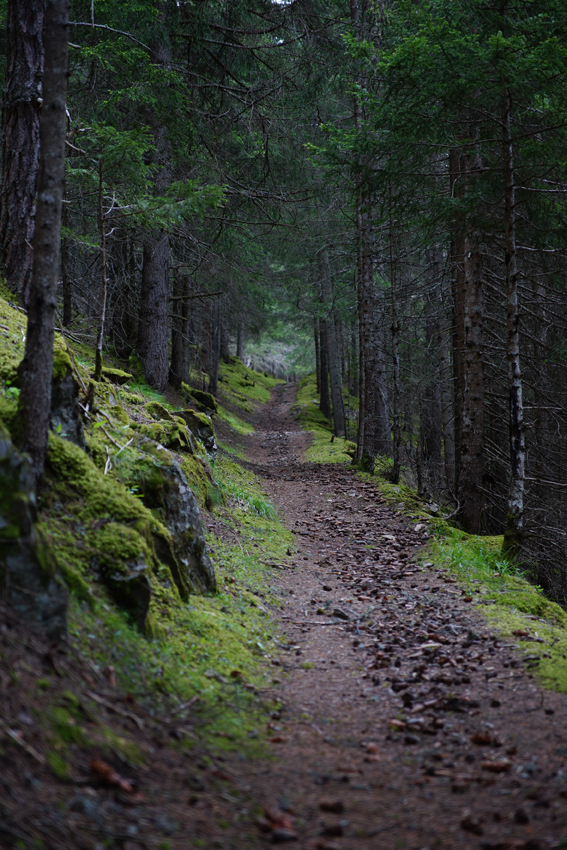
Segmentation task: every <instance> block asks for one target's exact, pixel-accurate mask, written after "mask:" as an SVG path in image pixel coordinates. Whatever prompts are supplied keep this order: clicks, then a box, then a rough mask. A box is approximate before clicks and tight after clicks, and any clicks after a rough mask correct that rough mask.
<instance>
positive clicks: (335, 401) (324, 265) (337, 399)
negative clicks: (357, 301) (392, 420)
mask: <svg viewBox="0 0 567 850" xmlns="http://www.w3.org/2000/svg"><path fill="white" fill-rule="evenodd" d="M319 269H320V277H321V300H322V303H323V304H324V305H325V306H328V307H329V308H330V305H331V277H330V268H329V259H328V257H327V253H326V251H321V253H320V254H319ZM323 325H324V327H325V340H326V348H327V364H328V369H329V379H330V384H331V402H332V414H333V430H334V434H335V436H336V437H344V435H345V409H344V402H343V390H342V373H341V356H340V351H339V343H338V339H337V329H336V326H335V317H334V315H333V313H332V312H329V313H327V316H326V317H325V319H324V320H323ZM321 377H322V381H321V384H322V385H323V384H324V383H325V381H324V380H323V376H321Z"/></svg>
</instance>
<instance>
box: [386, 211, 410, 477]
mask: <svg viewBox="0 0 567 850" xmlns="http://www.w3.org/2000/svg"><path fill="white" fill-rule="evenodd" d="M390 301H391V306H392V373H393V374H392V379H393V381H392V383H393V391H394V399H393V405H392V461H393V462H392V472H391V480H392V483H393V484H398V482H399V480H400V472H401V460H400V448H401V443H402V428H401V420H400V414H401V411H400V400H401V384H400V323H399V320H398V304H397V299H396V276H395V266H394V233H393V223H392V206H391V198H390ZM410 427H411V422H410ZM410 446H411V439H410Z"/></svg>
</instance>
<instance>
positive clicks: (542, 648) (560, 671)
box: [426, 529, 567, 693]
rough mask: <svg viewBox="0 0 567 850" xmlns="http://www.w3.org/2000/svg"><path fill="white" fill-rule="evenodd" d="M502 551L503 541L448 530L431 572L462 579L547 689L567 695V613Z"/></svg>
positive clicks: (433, 549) (437, 544) (435, 545)
mask: <svg viewBox="0 0 567 850" xmlns="http://www.w3.org/2000/svg"><path fill="white" fill-rule="evenodd" d="M501 549H502V537H478V536H475V535H469V534H465V533H464V532H462V531H459V530H457V529H444V534H443V535H439V534H438V535H437V536H435V537H434V539H433V541H432V542H431V543H430V545H429V547H428V550H427V556H428V557H430V559H431V561H432V563H429V566H430V567H431V566H435V567H437V568H439V569H448V570H449V571H450V572H451V573H453V575H455V576H456V577H457V578H458V579H459V581H460V582H461V583H462V584H463V586H464V588H465V592H467V593H469V594H470V596H471V598H472V601H473V602H475V603H476V604H477V610H479V611H480V613H481V614H482V616H483V617H485V618H486V619H487V620H488V621H489V622H490V624H491V626H492V627H493V628H494V629H495V630H496V631H497V632H499V633H500V634H501V635H503V636H504V637H507V638H511V639H512V640H514V641H518V643H519V646H520V647H521V648H522V650H524V651H525V652H527V653H529V657H530V662H529V667H530V669H531V671H532V672H533V673H534V674H535V676H536V677H537V678H538V679H539V681H540V682H541V683H542V684H543V685H544V686H545V687H549V688H551V689H553V690H556V691H560V692H562V693H567V613H566V612H565V611H564V610H563V608H561V607H560V606H559V605H557V604H556V603H555V602H551V601H550V600H549V599H547V598H546V597H545V595H544V593H543V591H542V590H541V588H539V587H535V586H534V585H533V584H530V582H529V581H527V579H526V578H525V577H524V573H523V572H522V570H521V569H520V568H519V567H515V566H514V565H511V564H510V563H509V562H507V561H506V560H505V559H504V558H503V557H502V555H501ZM426 563H427V561H426ZM534 648H535V650H537V651H534Z"/></svg>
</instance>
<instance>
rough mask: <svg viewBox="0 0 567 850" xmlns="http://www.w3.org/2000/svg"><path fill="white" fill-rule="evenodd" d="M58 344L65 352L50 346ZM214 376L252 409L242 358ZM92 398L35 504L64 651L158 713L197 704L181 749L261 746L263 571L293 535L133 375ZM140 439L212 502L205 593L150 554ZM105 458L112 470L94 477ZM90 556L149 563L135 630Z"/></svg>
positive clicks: (255, 381) (267, 648)
mask: <svg viewBox="0 0 567 850" xmlns="http://www.w3.org/2000/svg"><path fill="white" fill-rule="evenodd" d="M0 313H1V314H2V325H3V327H2V329H0V331H1V334H2V335H1V336H0V419H1V420H2V421H4V422H5V424H6V425H7V426H8V427H12V428H13V429H15V427H16V426H15V418H14V414H15V410H16V405H17V396H18V391H17V389H15V388H14V386H13V384H14V381H15V380H16V367H17V365H18V363H19V361H20V359H21V356H22V354H23V331H24V329H25V317H24V316H23V314H22V313H20V312H19V311H17V310H16V309H14V308H13V306H10V305H9V304H8V303H7V302H6V301H4V300H1V299H0ZM6 328H7V330H5V329H6ZM57 347H58V349H60V350H61V351H62V352H63V353H65V356H66V357H67V354H66V352H65V343H64V341H63V340H62V339H61V338H58V340H57ZM69 354H70V357H71V359H72V360H73V363H74V366H75V370H76V374H77V375H78V376H79V377H80V379H81V380H82V381H83V383H84V385H85V386H86V384H87V383H88V379H89V375H90V373H92V369H93V366H94V357H93V352H92V351H90V350H89V349H88V348H86V347H84V346H76V348H75V350H74V351H71V352H70V353H69ZM108 365H111V366H113V365H114V366H119V367H120V366H121V365H123V364H120V363H112V362H109V364H108ZM222 373H223V375H222V377H223V381H222V387H223V390H224V394H225V397H226V398H228V400H229V401H230V402H231V403H232V404H233V405H234V404H236V406H238V407H240V408H241V409H242V410H244V411H248V412H249V411H251V410H252V409H253V408H254V407H255V405H256V404H257V403H258V402H262V401H265V400H267V399H268V398H269V391H270V386H272V385H273V384H274V380H273V379H271V378H269V377H266V376H265V375H258V374H256V373H254V372H252V371H251V370H248V369H245V368H244V367H243V366H242V364H240V363H239V362H238V363H231V364H229V365H228V366H224V367H223V369H222ZM96 403H97V406H98V407H99V408H100V410H101V411H102V412H101V414H100V415H98V416H96V417H94V419H93V421H91V422H90V423H89V424H88V426H87V428H86V439H87V445H88V450H89V454H85V453H84V452H82V451H81V450H80V449H78V448H77V447H75V446H73V445H71V444H70V443H67V442H66V441H64V440H63V439H62V438H61V437H60V436H57V435H52V437H51V442H50V444H51V448H50V463H49V466H48V475H49V479H50V486H49V489H48V490H47V491H46V492H45V493H44V494H43V497H42V500H41V503H40V520H41V523H42V525H43V528H44V530H45V531H46V533H47V535H48V538H49V540H50V543H51V545H52V547H53V550H54V553H55V556H56V558H57V561H58V563H59V565H60V567H61V570H62V573H63V577H64V579H65V580H66V582H67V584H68V586H69V589H70V591H71V598H70V606H69V626H70V634H71V637H72V640H73V643H74V644H75V646H76V647H77V648H78V649H80V650H81V652H82V653H83V654H84V656H86V658H87V659H88V660H89V662H90V663H91V664H92V665H93V666H94V668H95V669H96V670H97V671H99V672H100V671H103V670H105V669H108V668H109V666H111V667H112V668H113V670H114V675H115V677H116V680H117V683H118V686H119V687H120V688H121V689H123V691H126V692H128V693H130V694H131V695H132V698H133V699H135V700H136V701H138V702H140V703H141V704H144V705H145V706H146V707H147V708H148V710H150V711H151V712H152V713H155V714H156V715H159V712H160V711H166V712H168V713H171V712H175V710H176V706H179V705H182V704H185V703H186V702H187V701H189V700H194V701H195V702H194V706H193V708H192V715H193V728H194V732H193V733H191V732H190V731H187V732H186V736H185V738H184V741H183V743H182V744H180V745H182V746H188V747H191V746H192V740H193V739H194V738H195V737H196V738H198V740H199V742H200V743H202V742H203V741H205V742H207V741H208V743H209V745H213V746H214V747H215V748H216V749H218V748H226V747H235V748H238V749H239V750H241V751H242V750H248V751H250V750H252V749H253V750H255V751H258V749H259V748H260V749H261V747H262V738H261V736H258V734H257V728H258V727H259V726H260V725H262V726H263V727H265V725H266V723H265V721H266V712H267V711H269V710H272V709H273V704H271V702H270V700H269V699H267V698H266V699H265V698H264V697H263V691H264V690H265V689H266V687H267V686H269V684H270V670H269V668H268V664H267V662H268V661H269V658H270V652H271V651H272V648H273V647H274V642H275V641H276V640H277V638H278V635H277V634H276V633H275V631H274V625H273V617H271V616H270V609H271V608H272V607H273V606H274V605H277V599H276V597H275V596H274V593H273V591H272V589H271V568H270V564H271V563H272V564H281V563H285V562H286V561H287V560H288V556H287V555H286V552H287V551H288V549H289V548H290V547H293V542H292V538H291V535H290V534H289V532H288V531H287V530H285V529H284V528H283V526H282V524H281V523H280V522H279V521H278V517H277V514H276V511H275V509H274V508H273V506H271V505H270V504H269V503H268V502H267V501H266V499H265V498H264V496H263V495H262V493H261V491H260V489H259V487H258V485H257V483H256V481H255V480H254V477H253V476H252V475H251V474H250V473H249V472H247V471H244V470H243V469H241V468H240V467H239V466H237V465H236V464H235V463H234V462H232V461H230V460H226V459H224V458H221V457H219V458H218V459H217V461H215V462H214V463H213V464H211V463H210V462H209V461H208V460H207V458H206V455H205V453H204V450H203V447H202V446H201V445H200V444H199V445H196V446H195V447H194V449H195V450H194V451H191V450H190V449H189V446H188V444H187V440H188V439H189V438H188V436H187V432H186V430H184V428H183V423H182V422H181V421H180V420H175V417H174V418H173V420H172V421H171V422H167V421H165V422H164V421H163V420H162V419H161V418H157V419H156V417H155V416H152V415H150V413H149V411H151V410H152V409H154V410H155V405H156V403H157V404H159V405H163V407H164V408H165V409H166V410H167V411H169V412H170V413H172V412H173V411H174V410H175V407H176V405H174V404H171V403H169V401H168V399H167V398H166V397H165V396H162V395H160V394H157V393H155V392H154V391H153V390H151V389H150V388H149V387H147V386H145V385H144V384H143V383H142V382H141V381H139V380H134V381H131V382H130V384H126V385H125V386H118V385H114V384H111V383H104V384H101V385H98V386H97V397H96ZM152 404H153V405H154V408H152ZM157 409H158V410H159V408H157ZM220 415H221V416H222V417H223V418H224V419H225V421H227V420H228V422H229V424H232V423H234V429H235V431H237V432H238V431H243V430H244V431H246V430H248V429H250V428H251V426H249V425H248V424H247V423H245V422H244V420H240V419H239V418H238V417H237V416H236V415H235V414H233V413H230V412H229V411H227V410H226V409H225V408H221V412H220ZM140 434H141V435H142V436H144V435H145V436H147V437H151V438H153V439H154V440H157V441H159V442H160V443H163V444H167V440H170V441H171V445H172V448H171V450H170V452H173V454H174V456H175V457H176V458H177V459H178V461H179V462H180V463H181V465H182V467H183V469H184V471H185V473H186V475H187V477H188V478H189V481H190V483H191V485H192V487H193V489H194V492H195V494H196V496H197V498H198V501H199V502H200V504H201V508H202V509H203V508H204V504H205V501H207V504H209V506H211V505H212V506H213V507H212V511H213V514H214V525H215V530H216V532H217V534H213V533H209V534H208V543H209V546H210V551H211V558H212V560H213V563H214V566H215V570H216V575H217V583H218V592H217V593H216V594H215V595H210V596H201V595H196V594H191V595H190V597H189V599H186V600H185V601H184V600H183V599H182V598H181V597H180V595H179V593H178V592H177V590H176V587H175V584H174V583H173V582H172V581H171V574H170V572H169V569H168V567H167V566H166V565H165V564H163V563H161V562H160V561H159V559H158V558H157V556H156V553H155V550H154V548H153V545H152V539H153V538H152V535H158V536H160V535H161V536H162V537H163V539H166V538H167V535H168V532H167V529H166V528H165V527H164V525H163V524H162V522H161V516H160V511H159V510H152V511H150V510H148V509H147V508H146V507H145V506H144V505H143V504H142V502H141V500H140V498H139V495H140V491H141V490H143V489H144V486H145V485H146V484H147V480H148V478H151V476H152V475H153V474H154V473H155V472H156V468H158V471H159V466H160V462H162V461H163V460H164V455H163V450H162V449H160V448H158V447H156V446H155V444H149V443H147V442H145V443H144V442H142V443H141V444H139V443H138V442H137V441H138V439H139V436H140ZM132 438H133V439H134V443H132V444H130V445H127V444H128V441H129V440H130V439H132ZM139 445H141V446H142V448H141V449H140V448H139ZM170 452H169V453H168V454H170ZM109 458H110V460H111V463H112V465H111V468H110V469H109V470H108V473H107V474H105V467H106V464H107V461H108V459H109ZM260 543H261V548H260V545H259V544H260ZM93 557H98V558H99V559H103V558H104V557H106V558H107V559H108V561H109V563H112V564H113V568H114V567H115V566H116V565H118V567H119V566H120V564H121V563H125V564H126V563H127V561H128V559H129V558H139V557H144V558H145V560H146V562H148V563H149V564H150V566H151V582H152V593H153V598H152V603H151V609H150V616H149V618H148V621H147V622H146V636H144V635H143V634H142V633H141V632H140V631H139V629H138V628H136V626H135V625H134V624H133V623H132V621H131V618H130V617H129V616H128V614H127V613H126V612H125V611H124V610H121V608H120V607H119V606H117V604H116V603H115V602H114V601H113V599H112V598H111V596H110V595H109V593H108V592H107V590H106V588H105V586H104V584H103V583H102V582H100V581H99V580H98V577H97V574H96V570H94V569H93ZM118 567H117V568H118ZM147 635H149V636H150V638H151V639H149V638H148V636H147ZM45 688H46V699H45V714H46V717H52V716H55V715H54V711H55V714H57V711H56V708H57V706H56V705H53V706H52V705H51V704H50V698H49V693H50V689H49V686H48V684H47V685H45ZM54 724H55V725H54ZM57 730H58V727H57V724H56V723H55V721H53V723H51V730H50V733H49V734H50V736H51V737H49V741H48V742H47V743H46V747H47V749H48V751H49V755H48V758H49V759H50V762H49V763H50V764H51V765H52V767H53V769H54V771H55V772H56V773H57V774H58V775H59V776H61V777H64V776H65V775H66V774H67V773H68V772H69V771H70V770H71V769H72V765H71V764H70V761H71V760H72V759H71V752H70V750H69V747H68V746H67V742H66V740H65V734H66V733H65V732H64V730H63V731H61V730H59V731H57ZM87 743H88V742H87ZM87 743H85V746H87ZM124 747H128V742H127V741H125V742H124Z"/></svg>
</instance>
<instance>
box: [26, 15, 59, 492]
mask: <svg viewBox="0 0 567 850" xmlns="http://www.w3.org/2000/svg"><path fill="white" fill-rule="evenodd" d="M68 19H69V18H68V0H47V3H46V11H45V32H44V48H45V74H44V81H43V109H42V116H41V126H40V171H39V177H38V197H37V211H36V229H35V235H34V244H33V248H34V251H33V270H32V280H31V287H30V293H29V302H28V326H27V334H26V348H25V355H24V361H23V369H22V372H23V374H22V389H21V394H20V405H21V412H22V426H23V427H22V435H23V443H24V448H25V450H26V451H27V452H29V454H30V456H31V459H32V464H33V468H34V473H35V475H36V477H39V476H41V475H42V473H43V468H44V464H45V455H46V452H47V437H48V428H49V416H50V410H51V384H52V373H53V336H54V327H55V310H56V307H57V282H58V278H59V264H60V240H61V208H62V201H63V192H64V188H65V134H66V129H67V115H66V98H67V53H68V44H67V21H68Z"/></svg>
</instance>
